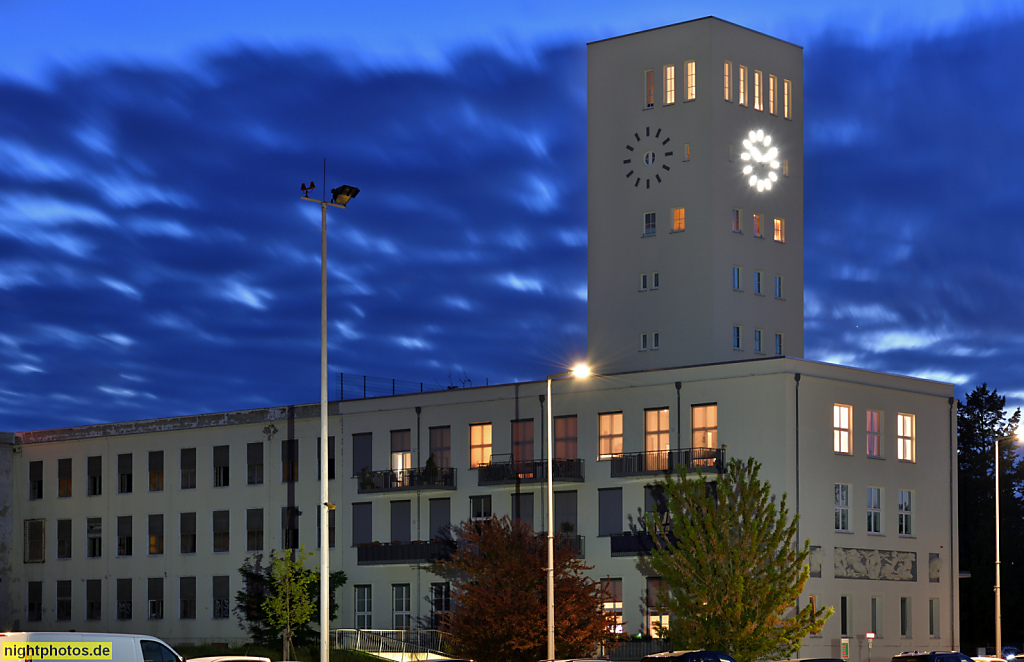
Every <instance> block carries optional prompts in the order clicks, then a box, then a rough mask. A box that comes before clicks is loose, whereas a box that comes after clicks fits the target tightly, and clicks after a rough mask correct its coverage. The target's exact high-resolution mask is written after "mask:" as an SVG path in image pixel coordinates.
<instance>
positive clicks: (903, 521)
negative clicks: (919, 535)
mask: <svg viewBox="0 0 1024 662" xmlns="http://www.w3.org/2000/svg"><path fill="white" fill-rule="evenodd" d="M913 505H914V492H913V490H900V491H899V495H898V498H897V502H896V512H897V513H898V515H899V523H898V527H897V531H898V533H899V535H900V536H901V537H904V538H912V537H914V521H913V515H914V510H913Z"/></svg>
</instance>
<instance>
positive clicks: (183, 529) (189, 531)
mask: <svg viewBox="0 0 1024 662" xmlns="http://www.w3.org/2000/svg"><path fill="white" fill-rule="evenodd" d="M178 534H179V536H180V538H181V541H180V548H179V549H180V551H181V553H182V554H195V553H196V514H195V513H181V515H179V517H178Z"/></svg>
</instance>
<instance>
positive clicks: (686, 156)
mask: <svg viewBox="0 0 1024 662" xmlns="http://www.w3.org/2000/svg"><path fill="white" fill-rule="evenodd" d="M689 160H690V143H684V144H683V161H689Z"/></svg>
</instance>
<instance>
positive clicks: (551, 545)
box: [547, 363, 590, 660]
mask: <svg viewBox="0 0 1024 662" xmlns="http://www.w3.org/2000/svg"><path fill="white" fill-rule="evenodd" d="M570 375H572V376H573V377H576V378H578V379H583V378H585V377H588V376H589V375H590V367H589V366H587V365H586V364H584V363H579V364H577V365H575V366H573V369H572V370H570V371H568V372H560V373H558V374H557V375H548V394H547V400H548V444H547V451H548V453H547V455H548V462H547V464H548V657H547V659H549V660H554V659H555V505H554V502H553V499H554V495H555V488H554V477H555V475H554V464H553V462H552V449H553V446H554V445H553V443H552V437H553V436H554V427H553V423H554V416H553V415H552V413H551V409H552V407H551V381H552V380H555V379H560V378H562V377H568V376H570Z"/></svg>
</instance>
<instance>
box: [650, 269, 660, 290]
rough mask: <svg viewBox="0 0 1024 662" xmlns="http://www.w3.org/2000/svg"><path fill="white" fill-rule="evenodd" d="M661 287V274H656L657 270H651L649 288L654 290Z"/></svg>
mask: <svg viewBox="0 0 1024 662" xmlns="http://www.w3.org/2000/svg"><path fill="white" fill-rule="evenodd" d="M659 287H661V276H659V275H658V272H657V271H652V272H651V289H652V290H656V289H658V288H659Z"/></svg>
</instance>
